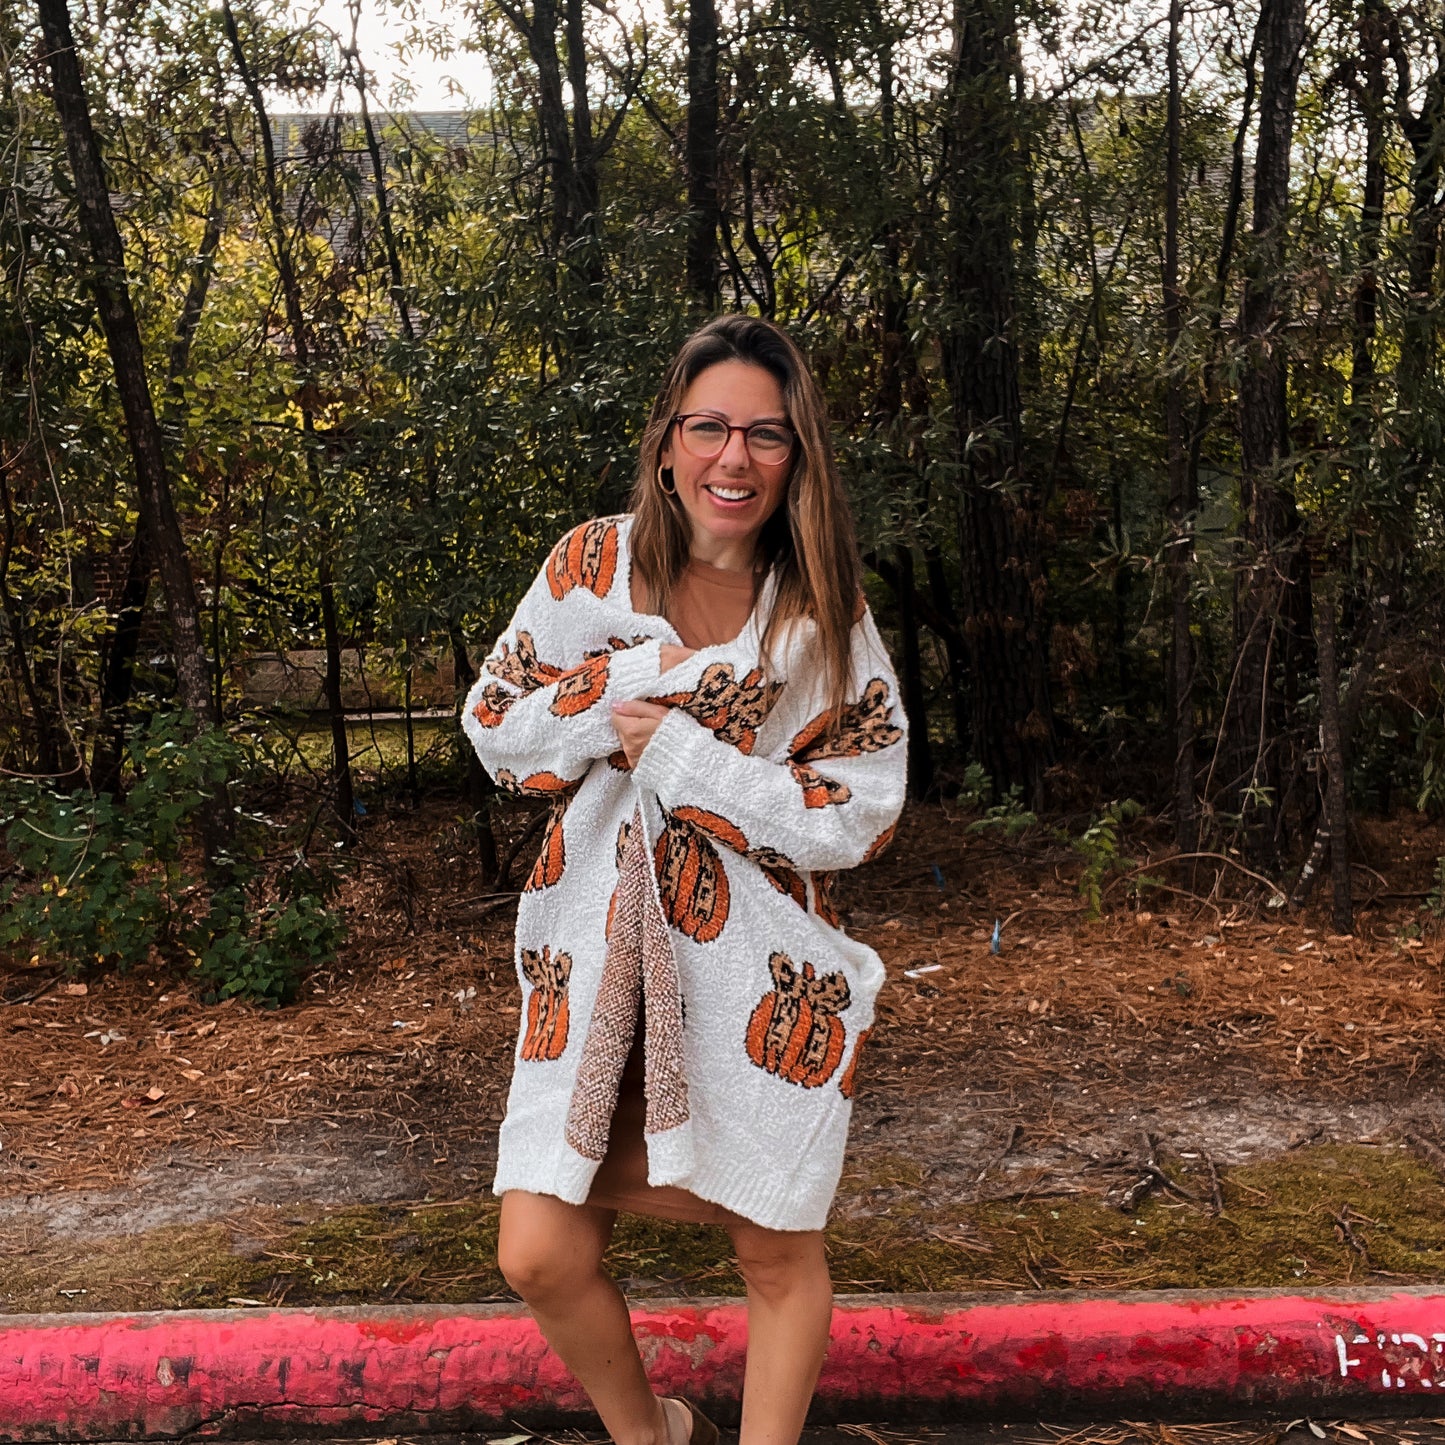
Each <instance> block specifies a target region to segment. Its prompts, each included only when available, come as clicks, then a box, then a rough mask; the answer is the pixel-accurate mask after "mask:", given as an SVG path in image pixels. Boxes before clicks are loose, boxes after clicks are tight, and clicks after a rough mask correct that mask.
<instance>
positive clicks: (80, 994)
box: [61, 983, 90, 998]
mask: <svg viewBox="0 0 1445 1445" xmlns="http://www.w3.org/2000/svg"><path fill="white" fill-rule="evenodd" d="M61 992H62V993H67V994H69V995H70V997H71V998H84V997H85V996H86V994H88V993H89V992H90V985H89V984H88V983H68V984H66V985H65V987H64V988H63V989H62V990H61Z"/></svg>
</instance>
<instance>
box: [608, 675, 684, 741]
mask: <svg viewBox="0 0 1445 1445" xmlns="http://www.w3.org/2000/svg"><path fill="white" fill-rule="evenodd" d="M672 650H673V651H674V652H684V651H686V649H685V648H681V647H675V648H673V649H672ZM663 651H664V652H666V651H667V649H666V647H664V648H663ZM667 713H668V709H667V708H665V707H663V706H662V705H661V703H655V702H615V703H613V704H612V726H613V727H614V728H616V729H617V736H618V738H619V739H620V740H621V742H622V751H623V752H624V753H626V754H627V761H628V763H629V764H630V765H631V766H632V767H634V768H635V767H636V766H637V760H638V759H639V758H640V757H641V756H642V750H643V749H644V748H645V747H646V746H647V745H648V743H649V742H651V741H652V735H653V733H655V732H656V731H657V725H658V723H660V722H661V721H662V720H663V718H665V717H666V716H667Z"/></svg>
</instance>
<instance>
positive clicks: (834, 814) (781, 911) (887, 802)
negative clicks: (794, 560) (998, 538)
mask: <svg viewBox="0 0 1445 1445" xmlns="http://www.w3.org/2000/svg"><path fill="white" fill-rule="evenodd" d="M630 529H631V518H630V517H626V516H623V517H609V518H599V519H598V520H595V521H592V522H588V523H585V524H584V525H582V526H580V527H577V528H574V529H573V530H572V531H571V532H569V533H568V534H567V535H566V536H565V537H563V538H562V540H561V541H560V542H558V544H557V546H556V547H555V548H554V549H553V551H552V554H551V556H550V557H549V558H548V560H547V563H546V565H545V567H544V568H543V569H542V571H541V573H540V574H539V575H538V577H537V579H536V581H535V582H534V583H533V584H532V586H531V587H530V588H529V589H528V592H527V594H526V596H525V597H524V598H523V599H522V602H521V605H520V606H519V607H518V608H517V611H516V614H515V616H514V617H513V618H512V621H511V623H510V625H509V626H508V627H507V629H506V631H505V632H504V633H503V634H502V636H501V638H500V639H498V641H497V644H496V646H495V647H494V648H493V650H492V652H491V654H490V655H489V656H488V658H487V660H486V662H485V664H484V665H483V668H482V673H481V676H480V677H479V678H478V680H477V682H476V684H475V686H474V687H473V688H472V690H471V692H470V694H469V695H468V697H467V701H466V706H465V711H464V714H463V725H464V727H465V729H466V733H467V736H468V738H469V739H470V740H471V742H472V744H473V746H474V747H475V748H476V750H477V754H478V756H479V757H480V758H481V760H482V763H483V765H484V766H485V767H486V769H487V771H488V772H489V773H490V774H491V775H492V777H493V778H495V779H496V781H497V782H498V783H499V784H500V785H501V786H503V787H505V788H508V789H510V790H511V791H513V792H517V793H520V794H523V795H526V796H532V797H538V798H545V799H548V800H550V804H551V816H550V820H549V823H548V826H547V828H546V831H545V834H544V836H543V841H542V847H541V852H540V853H539V855H538V858H537V861H536V864H535V865H534V867H533V868H532V871H531V874H530V876H529V877H528V878H527V881H526V884H525V886H524V890H523V893H522V897H521V900H520V904H519V907H518V911H517V942H516V962H517V970H518V977H519V981H520V983H521V987H522V992H523V999H524V1001H523V1007H522V1011H521V1032H520V1037H519V1039H518V1043H517V1053H516V1064H515V1068H514V1071H513V1076H512V1086H511V1092H510V1095H509V1097H508V1102H507V1113H506V1118H505V1120H504V1122H503V1124H502V1130H501V1138H500V1142H499V1148H498V1161H497V1173H496V1178H495V1181H494V1183H493V1188H494V1190H495V1191H496V1192H497V1193H498V1194H501V1193H504V1192H505V1191H507V1190H509V1189H523V1190H528V1191H532V1192H535V1193H541V1194H551V1195H555V1196H557V1197H558V1198H560V1199H564V1200H567V1201H568V1202H570V1203H574V1204H577V1203H581V1202H583V1201H584V1200H585V1199H586V1197H587V1192H588V1188H589V1186H590V1184H591V1180H592V1176H593V1174H594V1173H595V1171H596V1169H597V1165H598V1164H599V1163H600V1162H601V1159H602V1157H603V1154H604V1153H605V1152H606V1145H607V1133H608V1129H609V1126H610V1122H611V1118H612V1112H613V1108H614V1106H615V1103H616V1099H617V1089H618V1082H619V1079H620V1076H621V1071H622V1066H623V1064H624V1062H625V1061H626V1058H627V1052H628V1048H629V1046H630V1044H631V1041H632V1032H633V1028H634V1021H635V1019H636V1017H637V1009H638V1005H639V1001H640V1002H641V1005H642V1008H643V1009H644V1017H645V1023H646V1027H645V1060H646V1067H647V1087H646V1094H647V1123H646V1128H645V1137H646V1141H647V1158H648V1179H649V1182H651V1183H653V1184H676V1185H680V1186H681V1187H683V1188H685V1189H688V1190H691V1191H692V1192H693V1193H694V1194H696V1195H698V1196H699V1197H700V1198H703V1199H707V1200H711V1201H713V1202H715V1203H717V1204H720V1205H722V1206H723V1207H724V1208H726V1209H730V1210H732V1211H734V1212H735V1213H738V1214H741V1215H743V1216H745V1217H746V1218H748V1219H751V1220H753V1221H755V1222H756V1223H758V1224H761V1225H764V1226H767V1227H768V1228H772V1229H792V1230H797V1229H818V1228H821V1227H822V1225H823V1223H824V1221H825V1219H826V1217H827V1213H828V1208H829V1205H830V1204H831V1202H832V1199H833V1194H834V1191H835V1190H836V1188H837V1183H838V1176H839V1173H840V1172H841V1169H842V1163H843V1150H844V1145H845V1143H846V1140H847V1132H848V1120H849V1115H850V1113H851V1110H852V1095H853V1086H854V1078H855V1071H856V1069H857V1065H858V1056H859V1052H860V1050H861V1049H862V1048H863V1046H864V1043H865V1041H866V1039H867V1036H868V1030H869V1027H870V1025H871V1024H872V1021H873V1004H874V1000H875V998H876V996H877V993H878V989H879V986H880V985H881V983H882V982H883V976H884V970H883V965H882V963H881V961H880V960H879V958H878V955H877V954H876V953H874V951H873V950H872V949H870V948H868V947H866V946H864V945H863V944H861V943H859V942H857V941H856V940H854V939H851V938H849V937H848V936H847V934H845V933H844V932H843V931H842V929H841V927H840V926H839V921H838V919H837V917H836V915H835V914H834V912H833V909H832V906H831V904H830V902H829V897H828V893H829V881H830V877H831V875H832V874H833V873H834V872H836V871H837V870H838V869H842V868H851V867H853V866H855V865H856V864H858V863H860V862H863V861H864V860H866V859H869V858H872V857H875V856H876V855H877V854H878V853H880V852H881V851H882V850H883V849H884V848H886V847H887V845H888V843H889V841H890V840H891V837H892V834H893V827H894V824H895V822H896V820H897V817H898V814H899V812H900V810H901V809H902V806H903V797H904V777H905V749H906V736H905V734H906V725H905V721H904V716H903V710H902V707H901V705H900V703H899V699H898V687H897V682H896V680H895V678H894V675H893V670H892V667H891V666H890V664H889V661H888V655H887V653H886V651H885V650H884V647H883V644H882V642H881V640H880V639H879V636H878V632H877V629H876V627H875V626H874V623H873V618H872V616H871V615H870V614H869V613H868V612H867V611H866V609H865V610H864V611H863V613H862V615H861V617H860V618H859V620H858V621H857V623H856V624H855V626H854V628H853V636H852V678H851V683H850V689H849V693H848V702H847V705H846V707H845V709H844V715H843V717H842V718H841V720H840V726H839V727H838V728H837V729H830V728H829V723H830V721H831V720H832V719H831V718H830V716H829V714H828V711H827V707H826V700H825V698H824V697H823V695H822V687H821V677H820V674H819V668H818V667H817V665H816V660H815V657H814V654H813V648H812V625H811V624H810V623H800V624H796V625H794V626H793V627H792V628H791V629H790V630H789V632H788V633H787V634H786V635H785V636H784V637H783V638H782V639H780V640H779V641H778V642H776V643H774V644H773V645H772V647H771V653H772V656H771V667H770V668H766V669H765V667H764V662H763V657H762V652H761V637H762V629H763V626H764V624H765V621H766V618H767V615H768V609H769V607H770V606H771V602H772V597H773V587H772V584H771V581H770V580H769V581H767V582H765V583H764V586H763V588H762V592H761V596H760V599H759V603H758V606H757V608H756V609H755V610H754V612H753V614H752V616H751V617H750V619H749V621H748V623H747V625H746V626H745V627H744V628H743V630H742V632H741V633H740V634H739V635H738V636H737V637H736V638H735V639H733V641H731V642H727V643H723V644H719V645H717V646H713V647H706V648H703V649H701V650H700V651H698V652H696V653H695V654H694V655H693V656H692V657H690V658H688V659H687V660H686V661H684V662H682V663H680V664H679V665H678V666H676V667H674V668H672V669H670V670H669V671H667V672H665V673H664V672H662V671H661V670H660V658H659V650H660V648H661V646H662V644H663V643H672V644H674V645H681V639H680V638H679V637H678V635H677V633H676V631H675V630H674V629H673V627H672V626H671V624H670V623H668V622H667V621H666V619H664V618H662V617H655V616H650V615H646V614H642V613H638V612H635V611H634V610H633V606H632V601H631V586H630V583H631V578H630V573H631V565H630V554H629V550H628V535H629V532H630ZM624 699H627V700H638V699H650V700H656V701H659V702H662V703H665V704H667V705H669V708H670V711H669V712H668V714H667V717H666V718H665V720H664V721H663V722H661V723H660V724H659V725H658V728H657V731H656V732H655V733H654V734H653V736H652V738H651V740H650V741H649V743H648V745H647V747H646V749H645V750H644V752H643V754H642V757H641V759H640V761H639V763H638V765H637V767H636V768H635V769H630V768H629V767H628V764H627V759H626V757H625V755H624V754H623V752H622V750H621V746H620V743H619V740H618V737H617V733H616V731H615V730H614V728H613V725H612V716H611V705H612V704H613V703H614V702H618V701H622V700H624Z"/></svg>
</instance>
